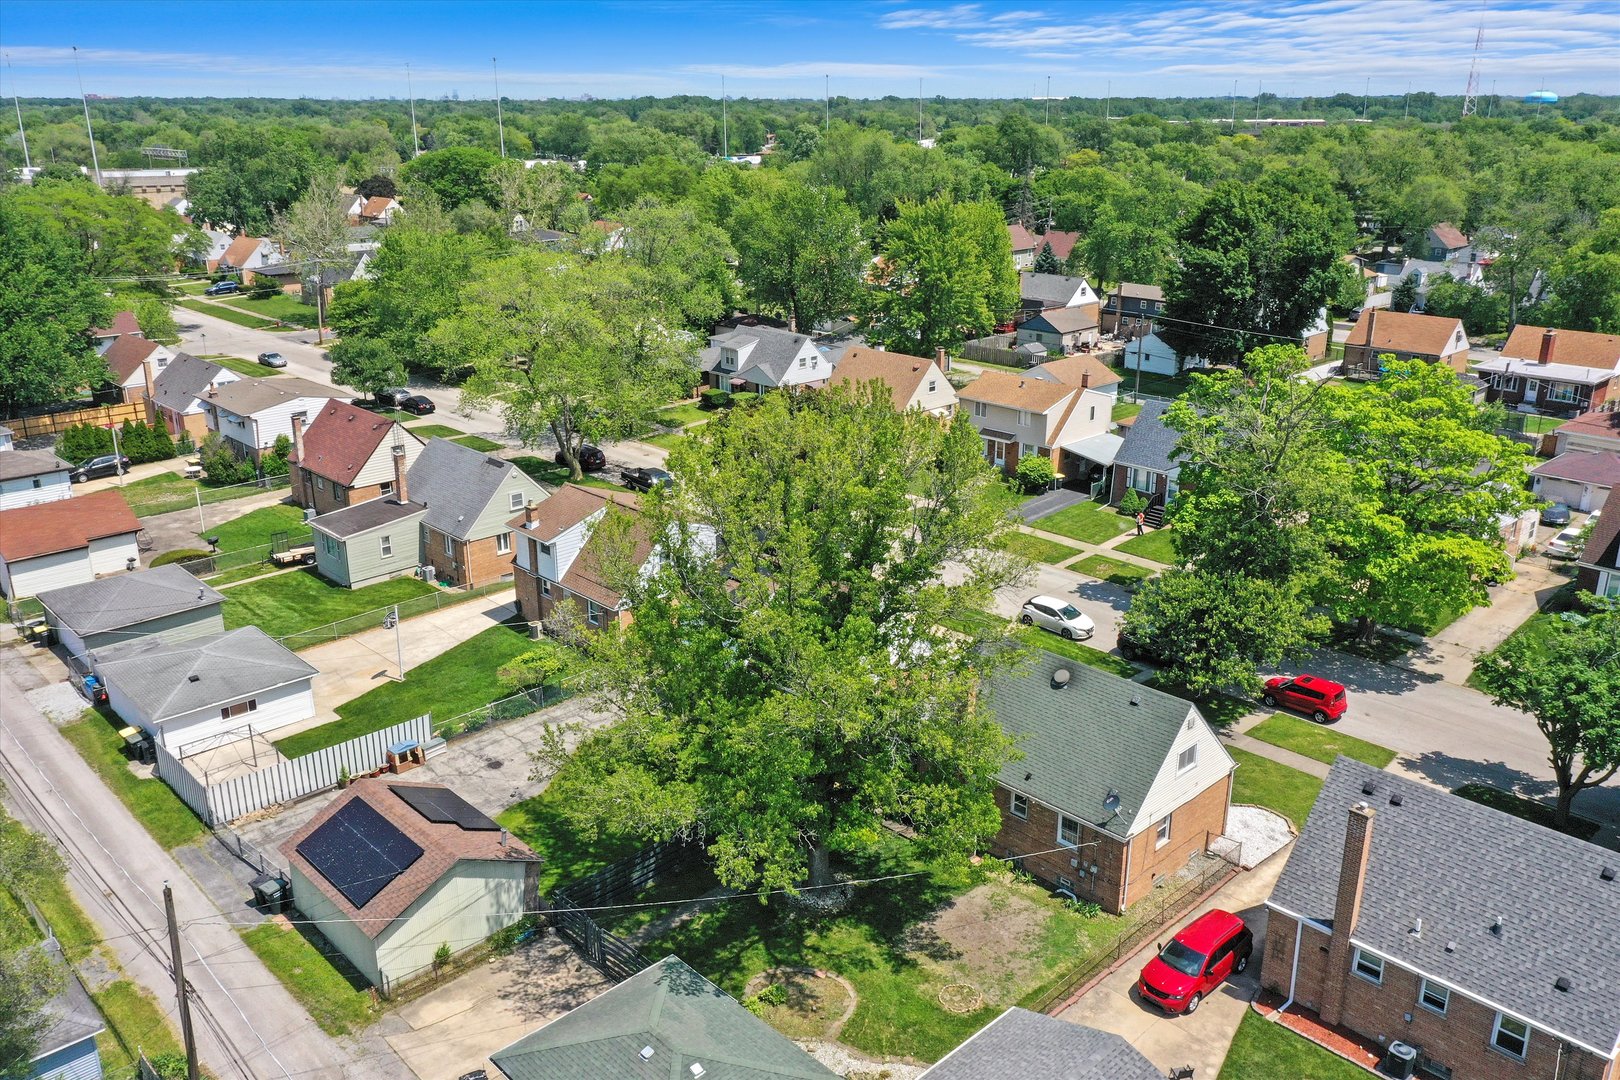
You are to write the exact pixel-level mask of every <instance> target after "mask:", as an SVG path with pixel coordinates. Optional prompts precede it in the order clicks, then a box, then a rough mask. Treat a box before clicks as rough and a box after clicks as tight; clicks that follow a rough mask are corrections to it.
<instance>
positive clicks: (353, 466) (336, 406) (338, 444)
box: [289, 401, 416, 486]
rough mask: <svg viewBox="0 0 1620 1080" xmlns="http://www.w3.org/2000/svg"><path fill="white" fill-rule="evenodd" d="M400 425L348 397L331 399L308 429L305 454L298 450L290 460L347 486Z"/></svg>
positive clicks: (309, 470)
mask: <svg viewBox="0 0 1620 1080" xmlns="http://www.w3.org/2000/svg"><path fill="white" fill-rule="evenodd" d="M396 426H397V425H396V424H395V423H394V422H393V421H392V420H390V419H388V418H387V417H386V416H378V415H377V414H376V413H374V412H371V411H370V410H368V409H362V408H360V407H358V406H356V405H351V404H349V403H348V402H347V401H328V402H327V403H326V404H325V405H324V406H323V407H322V408H321V411H320V412H318V413H316V414H315V418H314V419H313V420H311V421H310V423H309V426H308V427H307V428H305V429H304V454H303V457H302V458H300V457H299V456H298V455H297V454H296V453H295V454H294V455H293V456H292V457H291V458H290V459H289V460H290V461H292V462H295V463H296V464H298V465H300V466H302V467H303V468H304V469H305V470H307V471H308V472H312V473H314V474H315V475H316V476H324V477H326V478H327V479H328V480H333V481H336V482H337V483H339V484H343V485H345V486H347V485H349V484H352V483H354V478H355V476H356V475H357V474H358V473H359V472H360V470H361V469H362V468H364V467H365V464H366V462H367V461H370V460H371V455H372V454H374V453H376V451H377V447H379V446H381V445H382V442H383V440H384V439H387V438H389V437H390V436H391V434H392V432H393V429H394V428H395V427H396ZM400 430H401V431H402V432H404V429H403V428H401V429H400ZM406 434H409V433H408V432H407V433H406ZM410 437H411V438H412V439H415V438H416V436H414V435H411V436H410Z"/></svg>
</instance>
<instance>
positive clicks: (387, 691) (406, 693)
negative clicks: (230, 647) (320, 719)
mask: <svg viewBox="0 0 1620 1080" xmlns="http://www.w3.org/2000/svg"><path fill="white" fill-rule="evenodd" d="M287 576H289V577H291V576H293V575H287ZM252 587H253V586H251V585H243V586H240V588H241V589H248V588H252ZM237 591H238V590H237V589H232V590H231V591H230V592H229V593H227V594H226V595H227V596H234V595H235V594H236V593H237ZM407 632H409V627H408V624H407ZM533 648H535V643H534V642H533V641H532V640H530V638H529V636H528V635H527V634H525V633H522V632H521V631H519V630H515V629H513V628H512V627H510V626H492V627H490V628H489V629H488V630H485V631H483V632H482V633H480V634H477V635H476V636H474V637H471V638H468V639H467V640H466V641H464V642H462V643H461V644H460V645H457V646H455V647H454V648H452V649H447V650H446V651H444V652H442V653H440V654H439V655H438V656H435V657H434V658H433V659H431V660H429V661H428V662H427V663H425V664H420V665H418V666H416V667H414V668H411V669H410V670H409V671H407V672H406V673H405V681H404V682H385V683H381V684H380V685H378V686H376V687H374V688H372V689H371V690H368V691H366V692H365V693H364V694H361V695H360V696H359V697H357V698H355V699H354V700H353V701H350V702H347V703H345V704H343V705H339V706H338V709H337V714H338V718H337V719H336V720H334V721H332V722H331V723H329V724H322V725H321V726H320V727H318V728H311V729H310V730H308V731H301V732H299V733H298V734H296V735H289V736H288V737H287V738H285V739H281V740H280V741H278V742H277V743H276V749H278V750H280V751H281V752H282V754H284V755H285V756H287V757H290V758H292V757H301V756H303V755H304V754H308V753H312V752H314V751H316V750H319V749H321V748H323V747H327V746H333V745H336V744H337V743H340V742H343V741H345V740H347V739H353V738H357V737H359V736H361V735H364V734H366V733H367V732H371V731H377V730H379V729H381V728H385V727H388V726H389V725H390V724H399V723H403V722H404V721H406V720H409V719H411V718H412V717H414V716H421V715H422V714H423V713H427V712H431V713H432V714H433V717H434V719H435V720H449V719H450V718H451V717H454V716H459V715H461V714H462V713H464V712H468V711H469V710H472V709H476V708H478V707H479V706H480V705H488V704H489V703H490V702H492V701H498V700H499V699H501V698H503V697H506V696H507V691H505V690H503V689H502V688H501V685H500V683H499V682H497V681H496V678H495V671H496V669H497V668H499V667H500V666H501V665H502V664H504V663H506V662H507V661H508V660H510V659H512V658H513V657H514V656H517V655H518V654H520V653H524V652H528V651H529V650H530V649H533Z"/></svg>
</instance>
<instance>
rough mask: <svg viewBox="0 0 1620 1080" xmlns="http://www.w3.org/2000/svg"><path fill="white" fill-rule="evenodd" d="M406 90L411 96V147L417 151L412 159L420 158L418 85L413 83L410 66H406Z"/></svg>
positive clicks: (412, 155)
mask: <svg viewBox="0 0 1620 1080" xmlns="http://www.w3.org/2000/svg"><path fill="white" fill-rule="evenodd" d="M405 89H406V92H407V93H409V94H410V95H411V146H412V147H413V148H414V151H415V152H414V153H412V154H411V157H413V158H418V157H421V156H422V140H421V138H420V137H419V136H418V135H417V134H416V84H415V83H413V82H412V81H411V65H409V64H406V65H405Z"/></svg>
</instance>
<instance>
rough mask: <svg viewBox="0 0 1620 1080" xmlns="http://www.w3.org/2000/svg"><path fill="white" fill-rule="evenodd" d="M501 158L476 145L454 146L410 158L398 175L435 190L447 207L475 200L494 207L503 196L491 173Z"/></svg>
mask: <svg viewBox="0 0 1620 1080" xmlns="http://www.w3.org/2000/svg"><path fill="white" fill-rule="evenodd" d="M500 161H501V159H500V158H498V157H496V156H495V155H494V154H492V153H490V152H489V151H488V150H483V149H480V148H479V147H476V146H452V147H448V148H446V149H444V150H430V151H428V152H427V153H425V154H423V155H422V156H421V157H418V158H413V159H412V160H410V161H407V162H406V163H405V164H404V165H402V166H400V170H399V178H400V180H401V182H403V183H405V184H408V185H409V184H420V185H422V186H423V187H425V188H427V189H428V190H430V191H432V192H433V193H434V194H435V195H437V196H438V197H439V201H440V202H441V203H442V204H443V205H444V208H445V209H446V210H454V209H455V208H456V207H458V206H460V205H462V204H463V203H469V202H472V201H474V200H477V201H479V202H482V203H484V204H485V205H486V206H494V205H495V204H496V203H498V202H499V201H500V196H499V192H498V191H497V190H496V188H495V182H494V179H493V177H492V175H491V174H492V173H493V171H494V169H495V167H496V166H497V165H499V164H500Z"/></svg>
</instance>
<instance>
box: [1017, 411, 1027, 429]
mask: <svg viewBox="0 0 1620 1080" xmlns="http://www.w3.org/2000/svg"><path fill="white" fill-rule="evenodd" d="M1018 426H1019V427H1029V410H1028V409H1019V410H1018Z"/></svg>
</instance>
